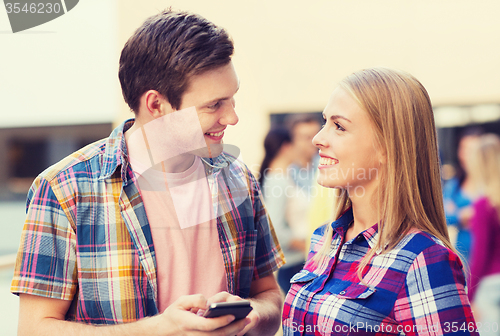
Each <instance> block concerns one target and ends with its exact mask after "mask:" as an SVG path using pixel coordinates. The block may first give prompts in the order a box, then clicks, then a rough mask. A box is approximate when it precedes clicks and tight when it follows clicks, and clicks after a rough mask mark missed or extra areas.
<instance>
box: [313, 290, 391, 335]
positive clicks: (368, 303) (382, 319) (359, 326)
mask: <svg viewBox="0 0 500 336" xmlns="http://www.w3.org/2000/svg"><path fill="white" fill-rule="evenodd" d="M325 289H326V290H327V292H328V294H330V295H329V296H330V297H329V298H326V299H325V301H324V302H323V305H324V307H321V308H320V314H319V318H318V323H319V324H324V325H327V324H332V323H333V322H338V321H341V322H342V323H344V324H346V325H349V327H350V329H349V331H350V333H346V334H345V335H347V334H349V335H350V334H351V333H353V334H357V333H371V332H373V333H374V334H375V333H382V334H383V335H399V334H400V332H399V331H400V330H399V326H398V323H397V322H396V321H395V320H393V319H392V318H391V317H389V316H387V314H385V313H382V312H381V311H380V309H379V308H380V307H379V305H380V302H379V300H378V298H379V296H378V295H381V294H382V293H377V289H376V288H373V287H369V286H366V285H363V284H360V283H350V284H348V283H342V282H338V283H331V284H327V285H326V286H325ZM328 307H330V308H332V307H333V308H334V309H333V311H336V312H337V315H336V316H335V318H334V319H333V321H332V319H331V318H329V316H330V317H331V315H329V312H328V311H327V310H326V309H328ZM330 314H331V312H330Z"/></svg>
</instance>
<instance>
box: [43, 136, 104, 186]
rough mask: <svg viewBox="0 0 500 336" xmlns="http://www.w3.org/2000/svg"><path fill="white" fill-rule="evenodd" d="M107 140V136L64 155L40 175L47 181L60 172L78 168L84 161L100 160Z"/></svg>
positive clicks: (64, 172) (63, 172)
mask: <svg viewBox="0 0 500 336" xmlns="http://www.w3.org/2000/svg"><path fill="white" fill-rule="evenodd" d="M107 140H108V138H105V139H101V140H98V141H96V142H94V143H91V144H89V145H87V146H85V147H83V148H81V149H79V150H77V151H76V152H74V153H72V154H70V155H68V156H66V157H65V158H63V159H62V160H61V161H59V162H57V163H55V164H53V165H52V166H50V167H48V168H47V169H45V170H44V171H43V172H42V173H40V177H41V178H43V179H45V180H47V181H52V180H54V179H55V178H57V177H58V176H60V175H61V174H66V173H67V172H68V170H73V171H74V170H79V167H78V166H79V165H81V164H84V163H85V162H89V161H93V160H98V161H100V160H101V156H102V155H103V154H104V151H105V148H106V142H107ZM92 166H94V165H90V166H89V167H92Z"/></svg>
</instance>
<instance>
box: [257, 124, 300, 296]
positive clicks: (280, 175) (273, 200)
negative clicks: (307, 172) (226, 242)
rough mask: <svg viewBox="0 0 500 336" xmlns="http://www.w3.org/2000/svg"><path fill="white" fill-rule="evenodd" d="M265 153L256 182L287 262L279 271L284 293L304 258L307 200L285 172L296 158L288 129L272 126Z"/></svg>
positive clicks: (279, 282)
mask: <svg viewBox="0 0 500 336" xmlns="http://www.w3.org/2000/svg"><path fill="white" fill-rule="evenodd" d="M264 149H265V156H264V160H263V161H262V164H261V166H260V176H259V182H260V187H261V190H262V194H263V196H264V204H265V207H266V209H267V212H268V214H269V216H270V217H271V221H272V223H273V227H274V230H275V231H276V235H277V236H278V239H279V241H280V245H281V248H282V249H283V253H284V254H285V259H286V264H285V265H284V266H283V267H281V268H280V269H279V271H278V284H279V285H280V287H281V289H282V290H283V292H285V293H287V292H288V290H289V289H290V279H291V278H292V277H293V276H294V275H295V274H296V273H298V272H299V271H300V270H301V269H302V266H303V265H304V261H305V241H306V235H307V211H308V202H307V196H306V195H305V194H304V190H301V189H300V188H298V187H297V185H296V184H295V182H294V181H293V179H292V178H291V176H290V175H289V174H288V172H289V166H290V164H291V163H292V162H293V160H294V159H295V158H296V154H295V153H296V151H295V147H294V146H293V145H292V138H291V135H290V132H289V130H288V129H287V128H284V127H279V128H273V129H271V130H270V131H269V133H268V134H267V135H266V138H265V139H264Z"/></svg>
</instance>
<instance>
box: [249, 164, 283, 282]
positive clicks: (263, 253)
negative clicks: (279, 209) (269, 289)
mask: <svg viewBox="0 0 500 336" xmlns="http://www.w3.org/2000/svg"><path fill="white" fill-rule="evenodd" d="M249 175H250V179H251V181H250V182H251V185H252V192H253V209H254V220H255V228H256V230H257V246H256V252H255V269H254V273H253V279H254V280H256V279H260V278H263V277H266V276H268V275H270V274H272V273H273V272H275V271H277V270H278V269H279V268H280V267H281V266H283V264H284V263H285V257H284V255H283V251H282V250H281V247H280V244H279V242H278V238H277V237H276V233H275V232H274V228H273V225H272V223H271V220H270V219H269V214H268V213H267V211H266V208H265V207H264V205H263V202H262V199H263V198H262V193H261V191H260V188H259V185H258V184H257V181H256V180H255V177H254V176H253V175H252V174H251V173H250V172H249Z"/></svg>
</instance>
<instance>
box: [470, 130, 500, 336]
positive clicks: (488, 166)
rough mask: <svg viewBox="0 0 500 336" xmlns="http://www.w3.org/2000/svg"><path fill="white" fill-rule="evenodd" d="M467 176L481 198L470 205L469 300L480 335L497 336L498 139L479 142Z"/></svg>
mask: <svg viewBox="0 0 500 336" xmlns="http://www.w3.org/2000/svg"><path fill="white" fill-rule="evenodd" d="M470 166H471V169H470V175H471V179H472V181H473V182H474V185H476V186H477V189H478V190H479V191H481V192H482V194H483V197H481V198H479V199H478V200H477V201H476V202H474V204H473V209H474V215H473V216H472V219H471V234H472V250H471V259H470V282H469V284H470V288H469V299H470V301H471V302H473V303H474V306H475V307H476V309H477V310H478V325H479V322H480V323H481V328H482V331H481V335H482V336H483V335H499V334H500V330H499V323H500V244H498V242H499V241H500V216H499V214H500V138H499V137H498V136H497V135H495V134H486V135H483V136H481V137H480V138H479V140H478V142H477V143H476V147H475V151H474V152H473V155H472V160H471V165H470Z"/></svg>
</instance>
